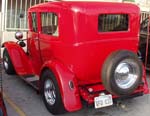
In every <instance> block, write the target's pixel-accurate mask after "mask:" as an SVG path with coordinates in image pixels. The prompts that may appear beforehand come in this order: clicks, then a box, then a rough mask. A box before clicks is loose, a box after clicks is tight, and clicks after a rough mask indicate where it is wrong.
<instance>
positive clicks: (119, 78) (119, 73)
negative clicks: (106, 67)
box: [114, 59, 140, 89]
mask: <svg viewBox="0 0 150 116" xmlns="http://www.w3.org/2000/svg"><path fill="white" fill-rule="evenodd" d="M139 70H140V69H139V67H138V64H137V63H135V62H134V61H131V60H129V59H127V60H123V61H122V62H120V63H119V65H118V66H117V67H116V69H115V73H114V77H115V81H116V84H117V85H118V86H119V87H120V88H122V89H128V88H130V87H131V86H132V85H133V84H134V83H135V82H136V80H137V78H138V76H139V73H138V72H139Z"/></svg>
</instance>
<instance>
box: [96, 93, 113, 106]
mask: <svg viewBox="0 0 150 116" xmlns="http://www.w3.org/2000/svg"><path fill="white" fill-rule="evenodd" d="M94 104H95V108H102V107H106V106H110V105H113V100H112V95H111V94H109V95H101V96H98V97H95V98H94Z"/></svg>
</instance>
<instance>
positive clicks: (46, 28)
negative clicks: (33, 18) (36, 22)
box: [41, 12, 59, 36]
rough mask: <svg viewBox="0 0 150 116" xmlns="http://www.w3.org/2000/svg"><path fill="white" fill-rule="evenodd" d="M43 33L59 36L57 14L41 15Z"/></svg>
mask: <svg viewBox="0 0 150 116" xmlns="http://www.w3.org/2000/svg"><path fill="white" fill-rule="evenodd" d="M41 25H42V27H41V28H42V33H44V34H48V35H52V36H58V35H59V31H58V16H57V15H56V14H55V13H47V12H46V13H41Z"/></svg>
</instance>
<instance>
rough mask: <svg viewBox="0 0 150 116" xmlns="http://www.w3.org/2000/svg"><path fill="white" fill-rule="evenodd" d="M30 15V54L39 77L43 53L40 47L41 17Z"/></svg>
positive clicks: (34, 14)
mask: <svg viewBox="0 0 150 116" xmlns="http://www.w3.org/2000/svg"><path fill="white" fill-rule="evenodd" d="M29 15H30V16H29V17H30V22H31V24H30V25H31V26H30V27H31V29H30V31H29V32H28V52H29V56H30V59H31V62H32V64H33V68H34V71H35V74H37V75H39V72H40V68H41V65H42V60H41V52H40V47H39V23H38V21H39V17H38V13H37V12H31V13H30V14H29Z"/></svg>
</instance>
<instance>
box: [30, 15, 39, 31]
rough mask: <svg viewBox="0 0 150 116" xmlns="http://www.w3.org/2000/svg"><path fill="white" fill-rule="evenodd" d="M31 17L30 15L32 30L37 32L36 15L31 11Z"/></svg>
mask: <svg viewBox="0 0 150 116" xmlns="http://www.w3.org/2000/svg"><path fill="white" fill-rule="evenodd" d="M31 17H32V31H34V32H37V29H38V28H37V17H36V13H35V12H34V13H31Z"/></svg>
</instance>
